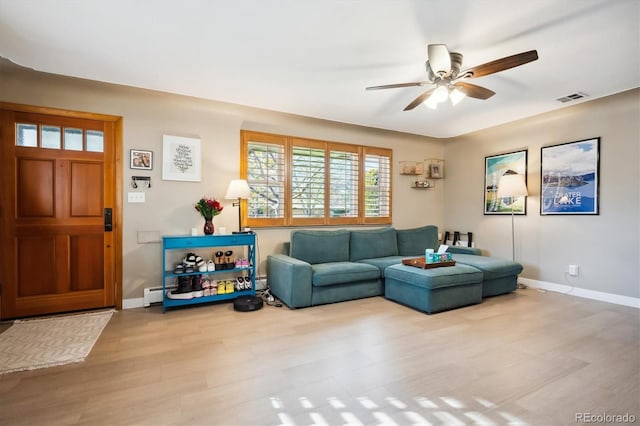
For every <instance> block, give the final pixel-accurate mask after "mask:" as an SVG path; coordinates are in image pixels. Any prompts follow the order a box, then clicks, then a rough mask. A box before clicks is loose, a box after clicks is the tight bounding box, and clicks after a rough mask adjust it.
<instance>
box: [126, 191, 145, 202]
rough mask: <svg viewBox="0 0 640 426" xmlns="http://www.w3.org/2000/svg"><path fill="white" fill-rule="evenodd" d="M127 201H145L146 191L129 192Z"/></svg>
mask: <svg viewBox="0 0 640 426" xmlns="http://www.w3.org/2000/svg"><path fill="white" fill-rule="evenodd" d="M127 201H129V202H130V203H144V192H128V193H127Z"/></svg>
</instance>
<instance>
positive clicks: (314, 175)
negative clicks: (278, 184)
mask: <svg viewBox="0 0 640 426" xmlns="http://www.w3.org/2000/svg"><path fill="white" fill-rule="evenodd" d="M295 143H296V144H295V145H293V146H292V149H291V216H292V218H294V219H295V218H324V217H325V207H324V200H325V194H324V188H325V174H326V172H325V150H324V147H323V146H318V147H315V148H314V147H311V146H299V145H301V143H300V141H296V142H295ZM312 145H315V144H312Z"/></svg>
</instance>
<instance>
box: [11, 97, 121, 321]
mask: <svg viewBox="0 0 640 426" xmlns="http://www.w3.org/2000/svg"><path fill="white" fill-rule="evenodd" d="M6 106H7V105H5V107H6ZM44 112H45V113H43V110H42V109H38V108H16V109H9V108H2V109H0V118H1V121H0V125H1V132H0V137H1V147H0V164H1V167H2V169H1V170H0V175H1V177H2V184H1V185H0V200H1V211H0V220H1V223H0V242H1V244H2V254H1V256H0V261H1V263H0V285H1V286H2V287H1V291H2V293H1V294H0V296H1V299H2V302H1V307H0V315H1V316H2V318H17V317H24V316H32V315H42V314H51V313H57V312H66V311H76V310H83V309H94V308H104V307H110V306H116V305H117V306H120V305H121V300H118V298H119V296H118V295H117V294H116V290H118V288H117V286H116V278H117V275H118V273H117V271H116V263H117V262H116V253H117V250H116V248H117V246H118V247H119V245H120V242H119V241H118V238H117V236H118V235H119V234H120V233H116V232H114V231H115V230H116V226H117V222H116V219H117V217H118V215H119V209H118V208H116V207H117V206H116V205H115V204H116V203H115V201H116V190H115V188H116V186H117V185H116V173H115V170H116V168H115V167H116V161H115V158H116V156H115V149H116V143H115V141H116V133H117V132H119V125H120V124H119V123H120V122H119V118H117V117H109V116H106V117H105V116H96V115H93V114H83V113H67V112H64V115H56V114H49V113H46V112H48V111H47V110H44ZM58 112H60V111H58ZM104 118H107V120H105V119H104ZM109 223H110V224H111V225H110V226H109Z"/></svg>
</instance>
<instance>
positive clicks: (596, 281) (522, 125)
mask: <svg viewBox="0 0 640 426" xmlns="http://www.w3.org/2000/svg"><path fill="white" fill-rule="evenodd" d="M639 121H640V90H639V89H635V90H631V91H628V92H624V93H620V94H617V95H613V96H609V97H606V98H602V99H597V100H593V101H591V102H586V103H583V104H580V105H576V106H572V107H567V108H563V109H561V110H558V111H556V112H552V113H548V114H542V115H539V116H536V117H533V118H530V119H525V120H520V121H517V122H513V123H510V124H507V125H503V126H499V127H495V128H491V129H487V130H484V131H479V132H476V133H473V134H469V135H465V136H464V137H459V138H454V139H451V140H448V141H446V145H445V158H446V159H447V169H448V170H447V179H446V192H445V199H444V225H445V227H446V228H447V229H459V230H469V231H473V232H474V233H475V239H476V241H477V245H478V247H481V248H483V250H484V251H485V254H490V255H493V256H498V257H505V258H510V257H511V217H510V216H485V215H483V187H484V158H485V156H488V155H495V154H500V153H506V152H511V151H517V150H522V149H528V176H529V177H528V188H529V194H530V196H529V197H528V207H527V215H526V216H516V217H515V226H516V258H517V260H518V261H520V262H521V263H522V264H523V265H524V267H525V269H524V272H523V274H522V276H523V277H526V278H531V279H534V280H538V281H542V282H548V283H555V284H564V285H569V286H575V287H578V288H581V289H586V290H595V291H600V292H605V293H612V294H616V295H622V296H628V297H634V298H637V297H639V296H640V275H639V273H638V270H639V269H638V268H639V266H638V265H639V264H640V250H639V247H638V241H639V240H640V209H639V199H640V185H639V183H640V175H639V172H638V165H639V164H640V151H639V149H638V146H639V144H640V130H639V124H638V123H639ZM598 136H599V137H600V138H601V141H600V143H601V146H600V215H598V216H540V148H541V147H542V146H546V145H554V144H558V143H564V142H572V141H577V140H582V139H589V138H593V137H598ZM569 264H576V265H578V266H579V267H580V271H581V272H580V276H578V277H569V276H567V275H566V274H565V271H567V269H568V265H569Z"/></svg>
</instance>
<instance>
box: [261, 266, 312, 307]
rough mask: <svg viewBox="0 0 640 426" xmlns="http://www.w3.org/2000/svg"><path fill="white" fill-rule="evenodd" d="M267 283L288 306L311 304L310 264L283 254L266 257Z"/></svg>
mask: <svg viewBox="0 0 640 426" xmlns="http://www.w3.org/2000/svg"><path fill="white" fill-rule="evenodd" d="M267 283H268V284H269V288H270V289H271V292H272V293H273V295H274V296H275V297H277V298H278V299H280V300H281V301H282V302H283V303H284V304H285V305H287V306H288V307H290V308H303V307H305V306H311V265H310V264H309V263H307V262H304V261H302V260H298V259H295V258H293V257H290V256H287V255H284V254H273V255H270V256H268V257H267Z"/></svg>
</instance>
